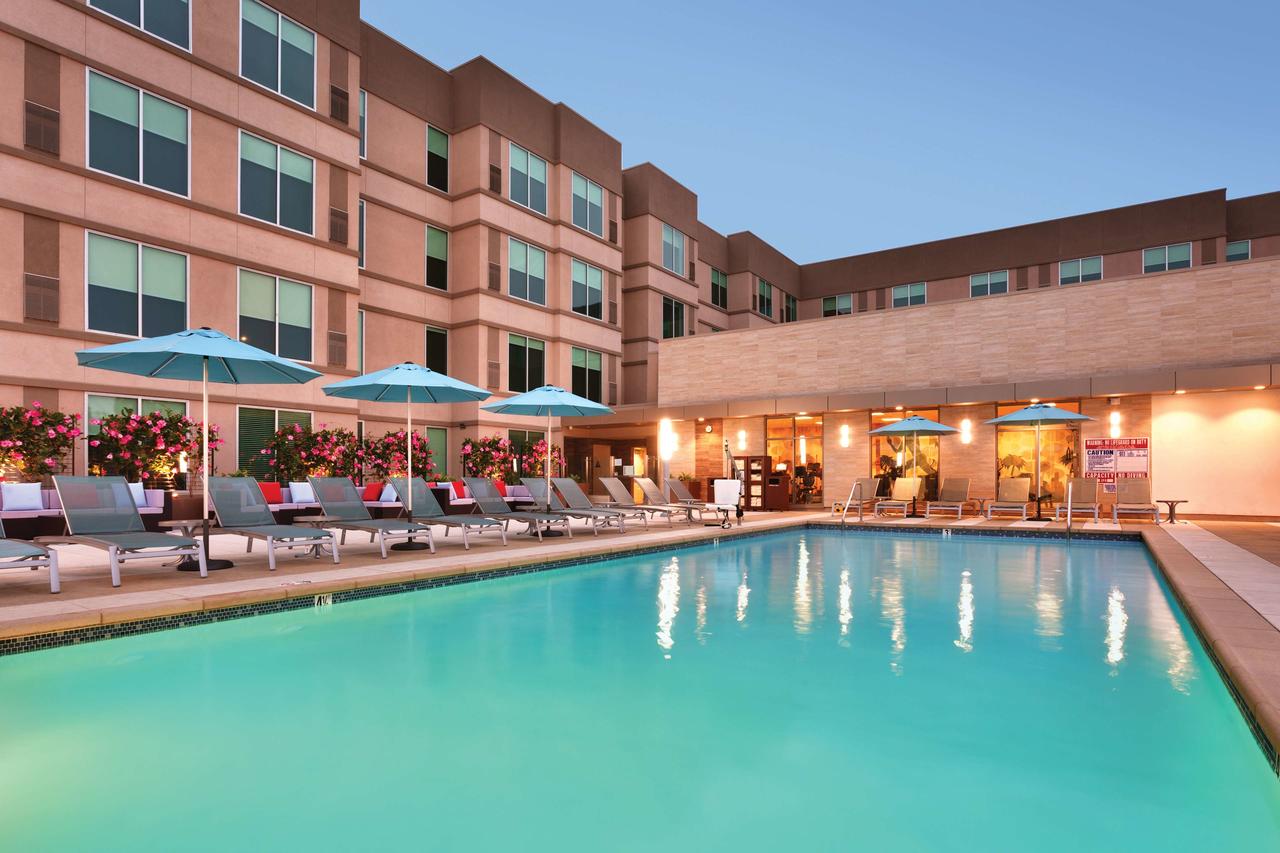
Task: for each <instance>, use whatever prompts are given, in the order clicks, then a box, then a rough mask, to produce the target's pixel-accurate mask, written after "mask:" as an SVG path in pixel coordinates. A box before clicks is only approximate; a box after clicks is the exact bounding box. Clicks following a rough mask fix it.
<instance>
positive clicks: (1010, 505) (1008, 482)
mask: <svg viewBox="0 0 1280 853" xmlns="http://www.w3.org/2000/svg"><path fill="white" fill-rule="evenodd" d="M1030 501H1031V478H1030V477H1008V478H1006V479H1003V480H1001V481H1000V486H999V488H997V489H996V499H995V500H994V501H992V502H991V503H989V504H987V518H988V520H989V519H990V518H991V514H992V513H993V512H997V511H999V512H1016V513H1018V514H1020V515H1021V516H1022V520H1023V521H1026V520H1027V504H1028V503H1029V502H1030Z"/></svg>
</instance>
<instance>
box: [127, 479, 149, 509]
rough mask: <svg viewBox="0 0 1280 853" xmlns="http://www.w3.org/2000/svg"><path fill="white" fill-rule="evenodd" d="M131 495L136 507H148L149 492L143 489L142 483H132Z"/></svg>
mask: <svg viewBox="0 0 1280 853" xmlns="http://www.w3.org/2000/svg"><path fill="white" fill-rule="evenodd" d="M129 493H130V494H132V495H133V505H134V506H136V507H144V506H146V505H147V491H146V489H144V488H143V487H142V484H141V483H130V484H129Z"/></svg>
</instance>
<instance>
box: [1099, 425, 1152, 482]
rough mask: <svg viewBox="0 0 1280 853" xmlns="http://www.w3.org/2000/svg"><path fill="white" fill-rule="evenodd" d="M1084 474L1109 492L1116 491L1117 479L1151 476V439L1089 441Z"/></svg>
mask: <svg viewBox="0 0 1280 853" xmlns="http://www.w3.org/2000/svg"><path fill="white" fill-rule="evenodd" d="M1084 475H1085V476H1086V477H1092V478H1093V479H1095V480H1097V481H1099V482H1100V483H1102V488H1103V490H1104V491H1107V492H1114V491H1115V490H1116V480H1126V479H1132V478H1138V477H1149V476H1151V439H1149V438H1086V439H1085V440H1084Z"/></svg>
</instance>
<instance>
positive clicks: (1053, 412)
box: [987, 403, 1093, 520]
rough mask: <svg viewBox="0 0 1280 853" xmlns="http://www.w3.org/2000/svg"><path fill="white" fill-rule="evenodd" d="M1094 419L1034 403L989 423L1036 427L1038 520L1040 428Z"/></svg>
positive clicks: (1039, 513) (1038, 511)
mask: <svg viewBox="0 0 1280 853" xmlns="http://www.w3.org/2000/svg"><path fill="white" fill-rule="evenodd" d="M1091 420H1093V418H1091V417H1089V416H1088V415H1081V414H1077V413H1076V412H1068V411H1066V410H1065V409H1059V408H1058V407H1057V406H1053V405H1050V404H1049V403H1032V404H1031V405H1030V406H1024V407H1023V408H1021V409H1018V410H1017V411H1016V412H1010V413H1009V414H1007V415H1001V416H1000V417H998V418H992V419H991V420H989V421H987V423H989V424H997V425H1000V424H1004V425H1006V426H1034V427H1035V428H1036V456H1035V473H1034V474H1033V476H1034V477H1035V484H1036V519H1037V520H1039V519H1040V518H1042V510H1041V506H1042V501H1041V500H1040V485H1041V484H1040V427H1042V426H1045V425H1046V424H1047V425H1050V426H1054V425H1057V424H1071V423H1077V422H1078V421H1091Z"/></svg>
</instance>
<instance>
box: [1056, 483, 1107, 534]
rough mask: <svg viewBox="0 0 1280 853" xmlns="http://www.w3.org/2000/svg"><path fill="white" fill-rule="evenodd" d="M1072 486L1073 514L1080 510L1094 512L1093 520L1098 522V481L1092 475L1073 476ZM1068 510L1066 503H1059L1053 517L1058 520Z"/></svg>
mask: <svg viewBox="0 0 1280 853" xmlns="http://www.w3.org/2000/svg"><path fill="white" fill-rule="evenodd" d="M1070 488H1071V514H1072V515H1075V514H1076V513H1078V512H1084V513H1090V512H1091V513H1093V520H1094V523H1095V524H1096V523H1097V521H1098V510H1099V506H1098V481H1097V480H1095V479H1094V478H1092V477H1072V478H1071V480H1070ZM1066 511H1067V505H1066V503H1060V504H1058V507H1057V509H1055V510H1054V511H1053V519H1054V521H1057V520H1058V519H1059V518H1061V517H1062V516H1063V515H1064V514H1065V513H1066Z"/></svg>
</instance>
